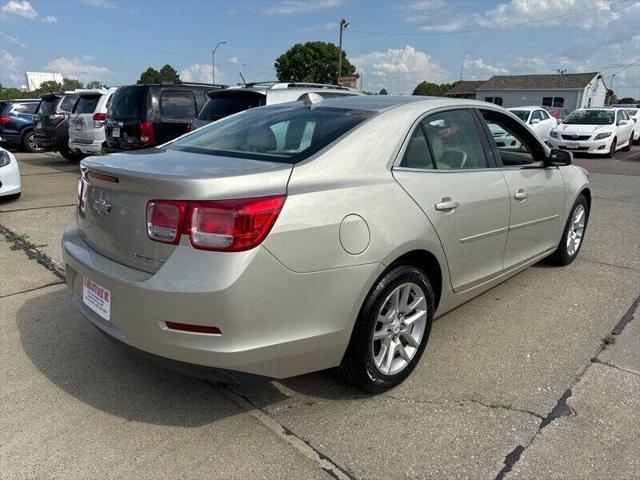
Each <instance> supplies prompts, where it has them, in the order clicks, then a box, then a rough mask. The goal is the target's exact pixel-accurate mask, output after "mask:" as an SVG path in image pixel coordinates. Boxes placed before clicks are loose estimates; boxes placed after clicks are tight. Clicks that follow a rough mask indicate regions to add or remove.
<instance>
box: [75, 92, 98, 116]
mask: <svg viewBox="0 0 640 480" xmlns="http://www.w3.org/2000/svg"><path fill="white" fill-rule="evenodd" d="M99 100H100V95H82V96H81V97H80V98H79V99H78V103H76V106H75V107H73V113H93V112H94V111H95V109H96V107H97V106H98V101H99Z"/></svg>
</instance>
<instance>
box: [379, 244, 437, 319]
mask: <svg viewBox="0 0 640 480" xmlns="http://www.w3.org/2000/svg"><path fill="white" fill-rule="evenodd" d="M406 264H410V265H414V266H416V267H418V268H420V269H421V270H423V271H424V272H425V273H426V274H427V276H428V277H429V280H431V287H432V288H433V295H434V297H435V298H434V300H435V309H436V310H437V309H438V305H439V304H440V297H441V296H442V266H441V265H440V262H439V261H438V259H437V258H436V256H435V255H434V254H433V253H431V252H429V251H428V250H411V251H409V252H406V253H404V254H402V255H400V256H399V257H398V258H396V259H395V260H394V261H393V262H391V264H389V266H388V267H387V268H386V269H385V271H384V272H383V274H382V275H384V274H385V273H386V272H388V271H389V270H390V269H392V268H394V267H396V266H398V265H406ZM382 275H381V276H382Z"/></svg>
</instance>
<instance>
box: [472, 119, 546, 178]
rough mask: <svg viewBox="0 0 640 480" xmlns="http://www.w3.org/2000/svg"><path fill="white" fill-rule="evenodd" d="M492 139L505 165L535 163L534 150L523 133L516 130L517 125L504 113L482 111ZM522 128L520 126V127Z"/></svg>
mask: <svg viewBox="0 0 640 480" xmlns="http://www.w3.org/2000/svg"><path fill="white" fill-rule="evenodd" d="M482 116H483V118H484V120H485V122H486V123H487V127H489V131H490V132H491V136H492V138H493V141H494V142H495V144H496V148H497V150H498V153H499V155H500V158H501V159H502V164H503V165H505V166H519V165H531V164H533V163H535V161H536V160H535V155H534V150H533V147H532V146H531V145H529V144H528V143H527V140H526V139H525V137H524V135H521V134H519V133H518V132H517V128H518V127H519V126H518V125H516V124H515V122H512V121H510V119H509V118H508V117H506V116H504V115H500V114H498V113H495V112H487V111H483V112H482ZM520 128H522V127H520Z"/></svg>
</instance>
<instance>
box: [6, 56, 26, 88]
mask: <svg viewBox="0 0 640 480" xmlns="http://www.w3.org/2000/svg"><path fill="white" fill-rule="evenodd" d="M22 62H23V59H22V58H20V57H16V56H15V55H12V54H11V53H10V52H9V51H8V50H5V49H4V48H3V49H0V65H2V68H1V69H0V81H4V82H6V81H7V80H8V81H9V82H10V83H12V84H16V83H17V82H19V81H21V80H22V79H23V78H24V77H23V76H22V74H20V73H19V70H18V69H19V68H20V66H21V65H22Z"/></svg>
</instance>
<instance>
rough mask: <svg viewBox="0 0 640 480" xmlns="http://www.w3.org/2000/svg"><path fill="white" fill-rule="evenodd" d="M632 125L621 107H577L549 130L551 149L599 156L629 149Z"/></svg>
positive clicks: (609, 155)
mask: <svg viewBox="0 0 640 480" xmlns="http://www.w3.org/2000/svg"><path fill="white" fill-rule="evenodd" d="M634 125H635V123H634V122H633V120H631V118H630V117H629V115H628V114H627V112H626V111H625V109H624V108H581V109H579V110H576V111H574V112H573V113H572V114H571V115H569V116H568V117H567V118H565V119H564V120H563V121H562V123H561V124H560V125H558V126H557V127H556V128H554V129H553V130H551V133H550V134H549V140H548V143H549V145H550V146H551V147H552V148H559V149H562V150H571V151H574V152H583V153H594V154H602V155H606V156H607V157H611V156H613V154H614V153H615V152H616V151H618V150H619V149H621V148H624V149H625V150H629V149H631V143H632V138H631V137H632V135H633V128H634Z"/></svg>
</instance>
